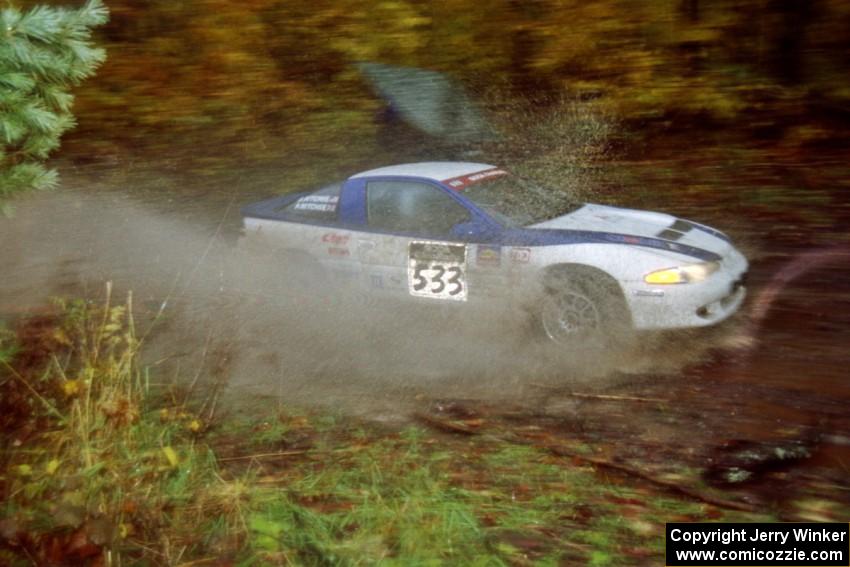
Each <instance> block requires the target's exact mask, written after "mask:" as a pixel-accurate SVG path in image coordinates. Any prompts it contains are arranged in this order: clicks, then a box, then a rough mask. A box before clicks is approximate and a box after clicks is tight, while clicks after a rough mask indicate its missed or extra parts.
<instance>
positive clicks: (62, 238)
mask: <svg viewBox="0 0 850 567" xmlns="http://www.w3.org/2000/svg"><path fill="white" fill-rule="evenodd" d="M160 205H161V204H160ZM159 208H160V209H162V207H161V206H160V207H159ZM190 209H191V208H190ZM222 209H223V212H222V213H221V216H220V218H219V222H217V223H211V222H208V221H206V222H202V221H199V220H197V219H195V220H193V218H192V216H191V214H192V212H191V210H189V211H186V210H181V211H177V212H162V211H161V210H160V211H155V209H154V208H153V207H151V206H149V205H148V204H143V203H140V202H138V201H136V200H134V199H132V198H130V197H128V196H124V195H117V194H114V193H102V194H98V193H89V192H86V193H82V192H73V191H63V192H60V193H53V194H49V195H35V196H31V197H29V198H27V199H24V200H22V201H20V202H19V203H18V205H17V211H16V214H15V216H14V217H13V218H11V219H6V220H4V221H3V223H2V225H0V226H2V234H3V236H2V241H3V242H4V243H5V244H6V245H5V246H3V247H2V253H0V254H2V257H0V265H2V266H3V267H4V272H5V277H4V278H2V282H0V303H1V304H2V305H1V306H0V307H2V309H0V311H2V312H3V313H6V314H9V313H14V312H18V313H22V312H26V311H28V310H31V309H33V308H35V307H37V306H39V305H43V304H44V302H45V299H46V298H47V297H49V296H56V295H61V296H66V297H78V296H82V297H86V298H90V299H92V300H97V299H98V298H99V297H100V296H101V295H102V291H103V284H104V282H105V281H112V282H113V286H114V289H115V291H116V293H117V294H119V295H120V294H121V292H122V291H123V292H127V291H129V290H133V293H134V298H135V304H136V305H137V309H138V311H140V313H139V314H138V317H139V319H140V320H141V321H142V323H141V325H143V326H151V327H152V328H151V331H150V333H149V334H148V339H147V347H146V349H145V361H144V362H145V363H146V364H147V365H150V368H151V375H152V376H153V377H155V379H157V380H159V381H162V382H174V383H177V384H183V385H187V387H192V388H195V389H197V390H199V391H204V390H209V389H213V388H220V389H221V393H222V397H223V398H224V399H229V400H231V401H233V402H237V403H238V402H239V400H253V402H252V403H264V404H278V403H281V404H296V405H309V406H316V405H319V406H326V407H331V408H334V409H337V410H340V411H343V412H349V413H355V414H360V415H367V416H369V417H371V418H374V419H399V418H402V417H403V416H404V415H406V414H407V413H408V412H409V411H410V410H411V408H412V407H414V406H417V405H421V404H422V403H426V402H427V401H428V400H434V399H439V398H455V399H456V398H472V399H477V400H482V399H483V400H493V401H505V402H509V403H511V404H525V405H526V406H528V405H532V406H539V407H540V408H541V409H543V408H544V406H545V400H544V399H542V398H541V391H543V392H545V391H546V388H551V387H559V386H564V387H570V388H575V389H578V390H588V389H590V390H598V389H600V388H606V387H610V386H613V385H616V384H619V383H622V382H624V381H628V379H629V377H630V376H634V375H637V374H642V375H645V374H653V375H656V376H657V375H673V374H675V373H676V372H677V371H678V370H679V369H680V368H681V367H682V366H684V365H687V364H690V363H693V362H695V361H697V360H700V359H701V358H704V357H706V356H707V355H708V352H709V351H710V349H712V348H715V347H717V346H718V345H719V344H723V343H724V341H726V340H727V339H728V328H729V326H727V328H726V329H724V330H722V331H717V330H709V331H700V332H693V333H677V334H676V337H675V338H672V337H671V336H669V334H668V335H646V336H642V337H640V341H638V342H635V343H634V344H632V345H630V346H628V347H626V348H624V349H622V350H621V351H620V352H611V351H606V352H604V353H600V352H599V351H598V350H593V349H589V350H587V351H582V350H581V349H577V350H575V351H572V352H570V353H569V356H552V350H551V347H550V346H548V345H546V344H545V342H544V341H542V340H541V338H540V337H539V336H537V335H535V334H534V333H532V332H531V331H530V329H529V326H528V325H523V324H521V322H517V321H515V320H509V319H507V318H506V316H505V315H504V314H502V313H500V312H497V311H493V312H481V311H479V312H476V313H474V314H471V315H469V316H463V317H458V316H457V315H456V314H453V313H451V312H449V311H446V310H445V309H443V308H440V307H438V308H435V309H427V308H416V309H410V310H400V309H398V306H396V305H392V304H387V303H385V302H382V301H380V300H376V299H373V298H369V297H368V296H365V295H363V294H361V293H360V292H359V290H346V289H341V288H339V287H336V286H329V285H328V284H329V282H327V281H321V280H318V279H317V280H315V281H311V280H309V279H307V280H305V277H306V276H305V274H293V273H292V267H291V266H290V265H289V264H288V263H287V262H286V261H285V260H283V259H281V258H280V257H279V256H277V255H276V254H275V251H274V250H254V249H248V248H245V247H242V246H239V245H238V243H237V242H236V240H235V238H233V237H232V232H233V230H232V228H233V227H234V226H235V225H236V224H237V223H238V211H237V209H238V207H237V205H236V204H234V203H233V202H229V203H228V204H227V205H226V206H224V207H222ZM293 275H297V277H295V278H294V277H293ZM293 282H295V284H296V285H293ZM428 307H430V306H428ZM731 327H735V325H734V324H733V325H732V326H731ZM142 331H143V332H145V329H142ZM727 342H728V341H727ZM541 386H542V387H544V389H542V390H541Z"/></svg>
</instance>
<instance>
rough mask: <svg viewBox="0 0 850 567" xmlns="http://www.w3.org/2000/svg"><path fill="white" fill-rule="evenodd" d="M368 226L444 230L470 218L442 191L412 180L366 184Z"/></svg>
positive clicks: (439, 232) (429, 231) (426, 231)
mask: <svg viewBox="0 0 850 567" xmlns="http://www.w3.org/2000/svg"><path fill="white" fill-rule="evenodd" d="M366 201H367V213H368V219H369V226H370V227H372V228H375V229H380V230H391V231H398V232H413V233H418V234H433V235H443V234H448V233H449V232H450V231H451V229H452V227H454V226H455V225H456V224H458V223H462V222H466V221H468V220H469V219H470V215H469V211H467V210H466V209H465V208H464V207H463V205H461V204H460V203H458V202H457V201H455V200H454V199H452V198H451V197H449V196H448V195H446V194H445V193H444V192H443V191H441V190H440V189H438V188H437V187H434V186H433V185H428V184H427V183H418V182H415V181H371V182H369V183H367V184H366Z"/></svg>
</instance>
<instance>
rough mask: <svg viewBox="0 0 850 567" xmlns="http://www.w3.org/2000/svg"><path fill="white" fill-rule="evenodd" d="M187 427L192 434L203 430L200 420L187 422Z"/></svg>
mask: <svg viewBox="0 0 850 567" xmlns="http://www.w3.org/2000/svg"><path fill="white" fill-rule="evenodd" d="M187 427H188V428H189V431H191V432H192V433H197V432H198V431H200V430H201V429H203V428H204V424H203V423H202V422H201V420H200V419H193V420H192V421H190V422H189V425H188V426H187Z"/></svg>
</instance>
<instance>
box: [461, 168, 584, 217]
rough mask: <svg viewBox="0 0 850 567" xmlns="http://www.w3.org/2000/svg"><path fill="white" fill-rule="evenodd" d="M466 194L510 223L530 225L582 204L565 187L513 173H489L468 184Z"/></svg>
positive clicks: (570, 210) (464, 190)
mask: <svg viewBox="0 0 850 567" xmlns="http://www.w3.org/2000/svg"><path fill="white" fill-rule="evenodd" d="M463 194H464V196H466V197H467V198H469V200H471V201H472V202H473V203H475V204H476V205H478V206H479V207H481V208H482V209H484V210H485V211H486V212H487V213H488V214H490V215H491V216H493V217H494V218H495V219H496V220H498V221H500V222H502V223H504V224H506V225H508V226H528V225H530V224H536V223H539V222H543V221H546V220H549V219H553V218H555V217H558V216H561V215H565V214H567V213H570V212H572V211H575V210H576V209H578V208H580V207H581V206H582V205H583V203H577V202H575V201H573V200H572V198H571V197H570V196H569V195H567V194H566V193H565V192H564V191H560V190H557V189H549V188H546V187H542V186H541V185H538V184H537V183H535V182H534V181H531V180H530V179H525V178H522V177H518V176H516V175H511V174H502V175H498V176H493V177H488V178H486V179H483V180H481V181H479V182H477V183H473V184H470V185H467V186H466V188H465V189H463Z"/></svg>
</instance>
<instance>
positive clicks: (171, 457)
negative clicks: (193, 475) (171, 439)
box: [162, 445, 180, 468]
mask: <svg viewBox="0 0 850 567" xmlns="http://www.w3.org/2000/svg"><path fill="white" fill-rule="evenodd" d="M162 454H163V455H165V460H167V461H168V464H169V465H171V467H172V468H177V467H178V466H179V465H180V457H179V456H178V455H177V451H175V450H174V449H172V448H171V446H170V445H166V446H165V447H163V448H162Z"/></svg>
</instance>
